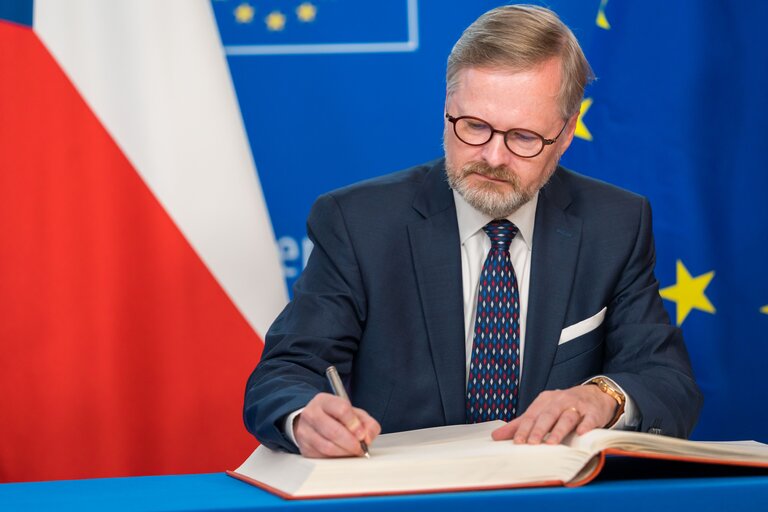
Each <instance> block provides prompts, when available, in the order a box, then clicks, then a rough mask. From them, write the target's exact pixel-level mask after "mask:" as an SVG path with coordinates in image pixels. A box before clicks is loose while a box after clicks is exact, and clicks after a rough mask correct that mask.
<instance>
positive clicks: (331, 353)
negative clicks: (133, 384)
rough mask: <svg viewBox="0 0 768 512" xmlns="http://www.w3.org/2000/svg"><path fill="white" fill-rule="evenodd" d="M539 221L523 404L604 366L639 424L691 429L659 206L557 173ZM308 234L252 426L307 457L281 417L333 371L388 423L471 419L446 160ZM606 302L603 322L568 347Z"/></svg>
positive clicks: (324, 207)
mask: <svg viewBox="0 0 768 512" xmlns="http://www.w3.org/2000/svg"><path fill="white" fill-rule="evenodd" d="M535 222H536V223H535V228H534V239H533V249H532V262H531V276H530V292H529V302H528V304H529V305H528V316H527V328H526V340H525V359H524V361H523V368H522V376H521V383H520V395H519V408H518V410H519V411H521V412H522V411H525V409H526V408H527V407H528V406H529V405H530V404H531V402H532V401H533V400H534V399H535V398H536V396H537V395H538V394H539V393H540V392H541V391H543V390H546V389H563V388H567V387H571V386H574V385H577V384H579V383H581V382H583V381H584V380H586V379H588V378H589V377H592V376H594V375H597V374H602V375H606V376H608V377H610V378H611V379H613V380H614V381H615V382H617V383H618V384H619V385H620V386H621V387H622V388H623V389H624V390H625V391H626V392H627V393H628V394H629V395H630V396H631V397H632V399H633V400H634V402H635V404H636V405H637V407H638V409H639V412H640V414H641V415H642V423H641V425H640V429H641V430H643V431H647V430H649V429H650V428H654V429H659V430H661V431H662V432H663V433H665V434H669V435H674V436H680V437H686V436H688V435H689V433H690V431H691V429H692V428H693V425H694V423H695V421H696V419H697V417H698V411H699V408H700V406H701V395H700V393H699V390H698V388H697V386H696V384H695V382H694V380H693V377H692V373H691V368H690V364H689V360H688V355H687V352H686V349H685V346H684V344H683V339H682V335H681V332H680V330H679V329H677V328H675V327H673V326H671V325H669V318H668V315H667V314H666V311H665V310H664V308H663V306H662V302H661V299H660V297H659V294H658V282H657V281H656V278H655V276H654V273H653V269H654V264H655V255H654V245H653V236H652V229H651V212H650V207H649V204H648V201H647V200H646V199H644V198H642V197H640V196H637V195H635V194H632V193H629V192H626V191H623V190H620V189H618V188H616V187H613V186H611V185H607V184H605V183H602V182H599V181H596V180H593V179H589V178H586V177H584V176H580V175H578V174H576V173H573V172H571V171H568V170H566V169H564V168H558V169H557V171H556V172H555V173H554V175H553V176H552V179H551V180H550V181H549V183H548V184H547V185H546V186H545V187H544V188H543V189H542V190H541V194H540V197H539V202H538V207H537V210H536V221H535ZM307 229H308V234H309V237H310V238H311V240H312V241H313V242H314V244H315V246H314V249H313V251H312V254H311V256H310V258H309V261H308V263H307V267H306V269H305V270H304V272H303V273H302V275H301V277H300V278H299V280H298V281H297V282H296V285H295V287H294V296H293V300H292V301H291V302H290V303H289V304H288V306H286V308H285V309H284V310H283V312H282V313H281V314H280V316H279V317H278V318H277V319H276V320H275V322H274V324H273V325H272V327H271V328H270V330H269V332H268V333H267V336H266V346H265V349H264V353H263V356H262V360H261V362H260V363H259V365H258V366H257V368H256V369H255V370H254V372H253V374H252V375H251V377H250V378H249V380H248V384H247V389H246V397H245V409H244V419H245V423H246V426H247V428H248V429H249V431H250V432H252V433H253V434H254V435H255V436H256V437H257V438H258V439H259V441H261V442H262V443H263V444H265V445H267V446H269V447H272V448H277V447H280V448H283V449H286V450H290V451H296V448H295V446H294V445H293V444H292V443H291V442H290V441H289V440H288V439H287V438H286V437H285V435H284V433H283V432H282V428H283V421H284V418H285V416H286V415H287V414H288V413H290V412H292V411H294V410H297V409H299V408H301V407H303V406H304V405H306V404H307V402H309V400H311V399H312V397H314V396H315V394H317V393H318V392H319V391H329V389H328V385H327V383H326V379H325V375H324V371H325V369H326V367H328V366H329V365H331V364H334V365H336V366H337V367H338V369H339V372H340V373H341V374H342V376H343V377H344V378H345V380H346V385H347V387H348V389H349V390H350V398H351V400H352V402H353V403H354V404H355V405H356V406H358V407H361V408H363V409H365V410H366V411H368V412H369V413H370V414H371V415H372V416H373V417H374V418H376V419H377V420H378V421H379V422H380V423H381V426H382V431H383V432H393V431H401V430H408V429H416V428H423V427H432V426H438V425H447V424H456V423H464V421H465V418H464V415H465V412H464V410H465V409H464V400H465V399H464V396H465V340H464V333H465V330H464V311H463V300H462V276H461V256H460V241H459V234H458V224H457V220H456V209H455V205H454V200H453V194H452V192H451V190H450V188H449V187H448V184H447V181H446V177H445V169H444V162H443V160H438V161H436V162H432V163H429V164H426V165H422V166H418V167H414V168H412V169H408V170H406V171H402V172H399V173H395V174H391V175H388V176H384V177H381V178H377V179H374V180H370V181H366V182H363V183H359V184H356V185H352V186H349V187H346V188H343V189H341V190H338V191H335V192H331V193H329V194H326V195H324V196H322V197H320V198H319V199H318V200H317V202H316V203H315V205H314V206H313V208H312V211H311V213H310V216H309V219H308V222H307ZM603 307H607V313H606V316H605V320H604V322H603V323H602V324H601V325H600V326H599V327H598V328H597V329H595V330H593V331H591V332H589V333H586V334H584V335H583V336H581V337H579V338H576V339H574V340H571V341H569V342H567V343H564V344H562V345H558V340H559V337H560V332H561V330H562V329H563V328H564V327H567V326H569V325H573V324H575V323H577V322H579V321H581V320H584V319H585V318H589V317H591V316H593V315H595V314H596V313H597V312H599V311H600V310H601V309H603Z"/></svg>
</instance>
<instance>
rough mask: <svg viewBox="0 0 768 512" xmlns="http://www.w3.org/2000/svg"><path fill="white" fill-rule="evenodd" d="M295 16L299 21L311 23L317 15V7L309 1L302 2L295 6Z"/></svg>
mask: <svg viewBox="0 0 768 512" xmlns="http://www.w3.org/2000/svg"><path fill="white" fill-rule="evenodd" d="M296 16H297V17H298V18H299V21H303V22H305V23H311V22H313V21H315V17H316V16H317V7H315V6H314V5H312V4H311V3H309V2H304V3H303V4H301V5H299V6H298V7H297V8H296Z"/></svg>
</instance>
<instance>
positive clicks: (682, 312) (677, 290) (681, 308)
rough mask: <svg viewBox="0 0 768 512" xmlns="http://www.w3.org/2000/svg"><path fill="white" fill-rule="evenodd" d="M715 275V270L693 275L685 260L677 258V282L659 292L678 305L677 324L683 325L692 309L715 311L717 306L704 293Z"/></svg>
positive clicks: (707, 311)
mask: <svg viewBox="0 0 768 512" xmlns="http://www.w3.org/2000/svg"><path fill="white" fill-rule="evenodd" d="M713 277H715V271H714V270H713V271H712V272H707V273H706V274H702V275H700V276H697V277H691V274H689V273H688V269H687V268H685V265H683V262H682V261H680V260H677V283H676V284H675V285H673V286H668V287H666V288H664V289H663V290H660V291H659V294H660V295H661V296H662V297H663V298H665V299H667V300H671V301H672V302H674V303H675V305H676V306H677V325H682V324H683V322H684V321H685V318H686V317H687V316H688V313H690V312H691V310H692V309H698V310H701V311H704V312H706V313H714V312H715V306H713V305H712V303H711V302H709V299H708V298H707V296H706V295H704V290H706V289H707V286H709V282H710V281H712V278H713Z"/></svg>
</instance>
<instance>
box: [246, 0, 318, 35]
mask: <svg viewBox="0 0 768 512" xmlns="http://www.w3.org/2000/svg"><path fill="white" fill-rule="evenodd" d="M233 14H234V16H235V21H237V22H238V23H242V24H249V23H252V22H253V20H254V19H255V16H256V9H254V7H253V6H252V5H251V4H249V3H248V2H243V3H241V4H239V5H238V6H237V7H236V8H235V10H234V11H233ZM315 18H317V6H315V5H314V4H312V3H311V2H303V3H301V4H299V6H298V7H296V19H297V20H298V21H299V22H301V23H312V22H313V21H315ZM287 23H288V17H287V16H286V15H285V14H283V13H282V11H280V10H273V11H271V12H270V13H269V14H267V15H266V17H264V24H265V25H266V27H267V30H269V31H270V32H281V31H283V30H284V29H285V25H286V24H287Z"/></svg>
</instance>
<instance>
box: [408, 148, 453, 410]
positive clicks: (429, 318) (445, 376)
mask: <svg viewBox="0 0 768 512" xmlns="http://www.w3.org/2000/svg"><path fill="white" fill-rule="evenodd" d="M413 207H414V209H415V210H416V211H418V212H419V213H420V214H421V216H422V217H423V218H421V219H419V220H417V221H415V222H413V223H411V224H410V225H409V226H408V236H409V239H410V244H411V254H412V256H413V267H414V271H415V273H416V281H417V285H418V289H419V297H420V299H421V307H422V311H423V313H424V321H425V323H426V328H427V337H428V339H429V345H430V349H431V353H432V361H433V364H434V368H435V372H436V377H437V384H438V387H439V389H440V397H441V399H442V405H443V411H444V414H445V421H446V423H448V424H452V423H463V422H464V387H465V382H464V373H465V354H464V352H465V350H464V304H463V299H462V291H461V286H462V281H461V252H460V241H459V228H458V224H457V221H456V207H455V205H454V202H453V195H452V193H451V190H450V188H449V187H448V184H447V182H446V180H445V171H444V168H443V162H442V161H440V162H438V163H437V164H436V165H434V166H433V167H432V168H431V169H430V170H429V171H428V173H427V177H426V179H425V181H424V184H423V185H422V188H421V189H420V191H419V193H418V194H417V195H416V198H415V200H414V204H413Z"/></svg>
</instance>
